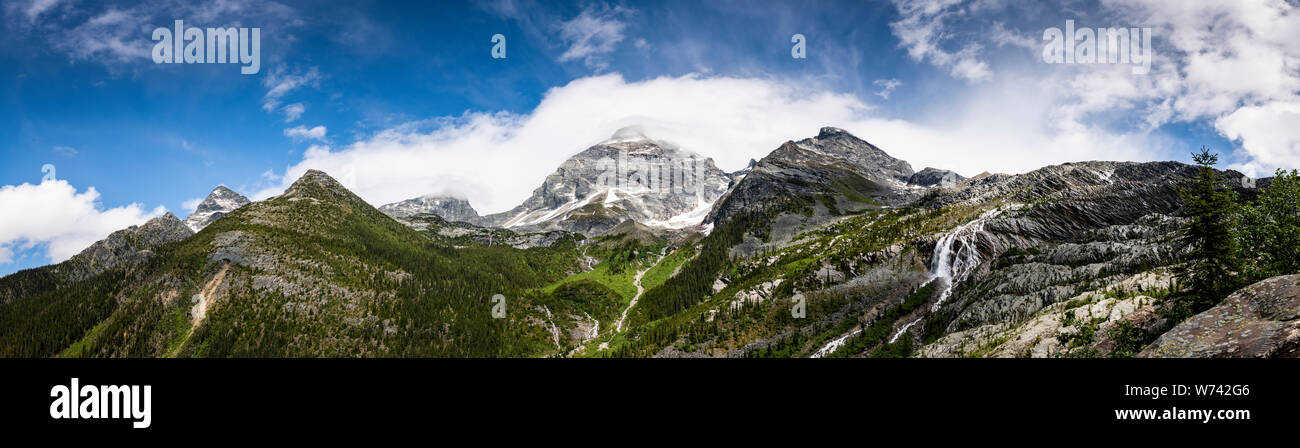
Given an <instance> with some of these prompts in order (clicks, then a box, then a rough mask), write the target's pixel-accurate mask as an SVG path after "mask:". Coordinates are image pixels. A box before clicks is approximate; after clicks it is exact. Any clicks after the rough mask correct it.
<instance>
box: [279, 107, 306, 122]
mask: <svg viewBox="0 0 1300 448" xmlns="http://www.w3.org/2000/svg"><path fill="white" fill-rule="evenodd" d="M280 111H281V112H284V122H285V123H293V122H294V121H295V120H297V119H298V117H301V116H302V113H303V112H306V111H307V108H306V107H305V106H303V105H302V103H293V104H290V105H288V106H284V107H283V108H281V109H280Z"/></svg>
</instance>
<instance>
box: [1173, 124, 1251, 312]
mask: <svg viewBox="0 0 1300 448" xmlns="http://www.w3.org/2000/svg"><path fill="white" fill-rule="evenodd" d="M1192 159H1193V160H1195V161H1196V164H1197V165H1199V166H1200V168H1199V169H1198V170H1197V173H1196V177H1195V178H1193V179H1192V180H1191V181H1190V183H1189V184H1188V185H1187V186H1186V187H1184V188H1182V189H1180V191H1179V194H1180V195H1181V196H1182V198H1183V202H1184V204H1185V210H1186V212H1187V215H1188V217H1189V218H1190V219H1189V220H1188V222H1187V224H1186V225H1184V227H1183V234H1182V238H1183V242H1184V243H1185V244H1187V246H1188V247H1189V248H1190V249H1191V250H1190V251H1189V252H1188V253H1187V255H1186V258H1185V260H1184V261H1185V262H1186V263H1185V265H1184V267H1183V268H1182V271H1181V272H1179V273H1178V277H1179V278H1178V280H1179V283H1180V284H1182V285H1185V286H1186V287H1188V289H1189V291H1188V292H1189V293H1190V294H1191V296H1192V298H1193V302H1192V303H1191V307H1192V309H1191V310H1190V311H1192V312H1200V311H1203V310H1205V309H1207V308H1209V307H1211V306H1214V305H1215V304H1217V303H1218V302H1219V301H1220V300H1222V299H1223V297H1225V296H1227V294H1228V293H1229V292H1231V291H1232V290H1233V289H1235V288H1236V286H1238V283H1239V280H1238V274H1239V273H1240V272H1241V266H1242V264H1241V261H1240V258H1239V256H1238V244H1237V235H1236V228H1237V222H1238V219H1239V216H1238V215H1239V211H1238V206H1237V202H1236V201H1237V193H1236V191H1234V190H1233V189H1231V188H1230V187H1228V185H1227V182H1226V181H1225V180H1224V178H1223V176H1222V175H1220V174H1219V172H1218V171H1217V170H1215V169H1214V165H1215V164H1217V163H1218V162H1219V155H1218V154H1215V153H1211V152H1210V150H1209V149H1207V148H1205V147H1201V150H1200V152H1199V153H1192Z"/></svg>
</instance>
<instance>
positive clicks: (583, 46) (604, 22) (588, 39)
mask: <svg viewBox="0 0 1300 448" xmlns="http://www.w3.org/2000/svg"><path fill="white" fill-rule="evenodd" d="M633 13H635V11H633V10H631V9H627V8H624V7H622V6H615V7H613V8H611V7H609V6H599V7H597V6H592V7H588V8H586V9H584V10H583V11H582V13H580V14H578V15H577V16H576V17H574V18H572V19H569V20H567V21H565V22H561V23H560V25H559V28H560V38H561V39H563V40H564V42H565V43H566V44H568V45H569V48H568V49H567V50H565V51H564V54H561V55H560V62H565V61H571V60H575V59H581V60H582V61H583V63H585V64H586V65H587V67H590V68H594V69H603V68H604V67H605V65H606V64H605V63H604V62H603V61H601V60H600V59H599V56H601V55H603V54H607V53H611V52H613V51H614V46H615V45H617V44H618V43H619V42H622V41H623V37H624V36H623V32H624V30H626V29H627V22H624V21H623V19H624V18H625V17H627V16H628V15H631V14H633ZM640 42H644V40H640ZM637 47H638V48H641V45H640V44H638V46H637Z"/></svg>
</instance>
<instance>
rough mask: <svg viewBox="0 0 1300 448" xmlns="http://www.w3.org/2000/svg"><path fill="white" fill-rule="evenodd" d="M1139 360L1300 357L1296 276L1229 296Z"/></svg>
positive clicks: (1298, 278)
mask: <svg viewBox="0 0 1300 448" xmlns="http://www.w3.org/2000/svg"><path fill="white" fill-rule="evenodd" d="M1138 356H1139V357H1144V358H1162V357H1179V358H1183V357H1193V358H1296V357H1300V274H1296V275H1287V276H1281V277H1273V278H1270V279H1267V280H1264V281H1261V282H1259V283H1256V284H1253V285H1250V286H1247V287H1245V288H1243V289H1241V290H1239V291H1237V292H1235V293H1233V294H1232V295H1230V296H1228V298H1227V299H1224V301H1223V303H1220V304H1219V305H1218V306H1215V307H1214V308H1210V309H1209V310H1207V311H1205V312H1203V313H1201V314H1197V315H1195V316H1192V317H1191V318H1190V319H1187V321H1185V322H1183V323H1181V324H1178V326H1176V327H1174V328H1173V329H1172V330H1169V331H1168V332H1167V333H1165V334H1164V335H1161V336H1160V338H1159V339H1157V340H1156V341H1155V342H1154V343H1152V344H1151V345H1150V346H1148V347H1147V348H1146V349H1144V350H1142V352H1141V353H1139V354H1138Z"/></svg>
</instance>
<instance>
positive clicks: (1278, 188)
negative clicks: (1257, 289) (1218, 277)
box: [1242, 169, 1300, 281]
mask: <svg viewBox="0 0 1300 448" xmlns="http://www.w3.org/2000/svg"><path fill="white" fill-rule="evenodd" d="M1243 215H1244V221H1245V222H1244V226H1243V227H1244V232H1242V233H1243V235H1242V244H1243V246H1244V247H1246V248H1249V249H1250V250H1251V251H1252V252H1253V253H1252V255H1251V256H1249V257H1247V258H1248V259H1249V263H1248V267H1247V271H1248V272H1249V273H1250V277H1251V280H1252V281H1257V280H1263V279H1266V278H1269V277H1274V276H1278V275H1288V274H1295V273H1300V173H1297V171H1296V170H1291V172H1286V171H1283V170H1280V169H1279V170H1277V173H1276V175H1275V176H1274V178H1273V182H1272V183H1271V184H1270V185H1269V186H1268V188H1266V189H1265V190H1264V192H1263V193H1262V194H1260V196H1259V200H1258V201H1257V203H1256V204H1254V206H1251V207H1246V210H1245V213H1243Z"/></svg>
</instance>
